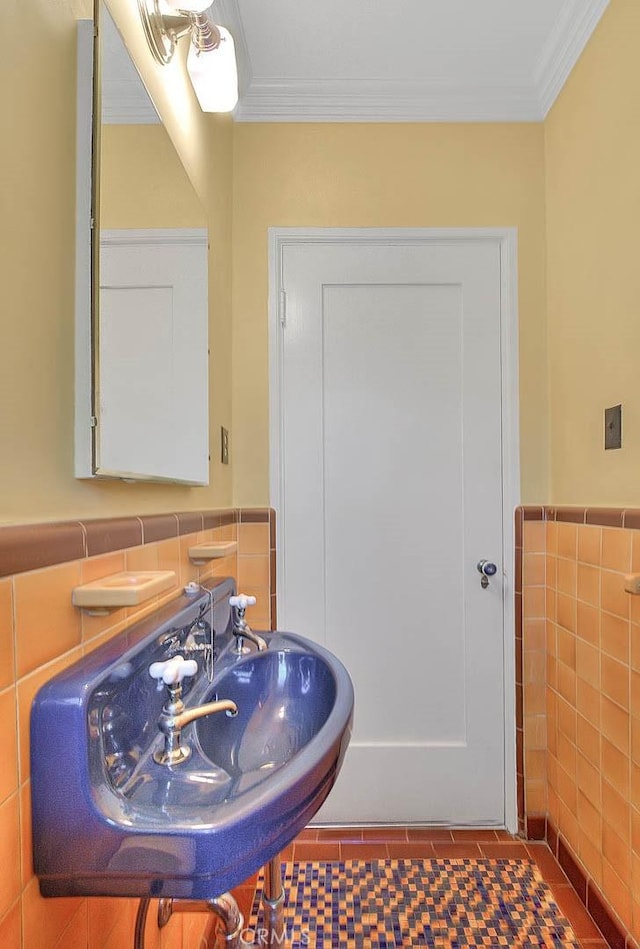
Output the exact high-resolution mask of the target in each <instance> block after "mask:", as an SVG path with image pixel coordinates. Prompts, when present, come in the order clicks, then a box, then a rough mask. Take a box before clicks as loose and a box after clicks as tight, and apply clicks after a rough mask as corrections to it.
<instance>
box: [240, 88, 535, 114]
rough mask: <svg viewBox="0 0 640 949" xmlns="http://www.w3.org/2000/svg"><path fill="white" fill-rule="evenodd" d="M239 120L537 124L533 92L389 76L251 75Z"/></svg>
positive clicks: (241, 104)
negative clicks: (389, 78) (273, 77)
mask: <svg viewBox="0 0 640 949" xmlns="http://www.w3.org/2000/svg"><path fill="white" fill-rule="evenodd" d="M234 118H235V120H236V121H237V122H538V121H540V118H541V116H540V105H539V102H538V98H537V96H536V94H535V90H533V89H530V88H526V87H524V88H523V87H512V88H510V89H504V88H501V87H499V86H497V85H494V86H491V85H487V86H485V87H478V86H477V85H475V86H473V87H472V86H469V85H453V84H451V83H446V82H437V81H436V82H434V81H431V82H417V83H407V82H388V81H387V80H377V79H366V80H348V81H344V80H338V81H336V80H320V81H317V80H300V79H298V80H295V79H293V80H277V79H276V80H265V79H254V81H253V82H252V83H251V84H250V86H249V87H248V89H247V90H246V91H245V93H244V95H243V96H242V97H241V99H240V103H239V105H238V107H237V109H236V112H235V115H234Z"/></svg>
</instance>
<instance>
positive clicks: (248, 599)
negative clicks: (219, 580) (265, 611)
mask: <svg viewBox="0 0 640 949" xmlns="http://www.w3.org/2000/svg"><path fill="white" fill-rule="evenodd" d="M255 605H256V598H255V596H247V594H246V593H239V594H238V595H237V596H230V597H229V606H235V607H236V608H237V609H239V610H246V608H247V607H248V606H255Z"/></svg>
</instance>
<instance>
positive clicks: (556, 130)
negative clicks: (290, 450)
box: [545, 0, 640, 507]
mask: <svg viewBox="0 0 640 949" xmlns="http://www.w3.org/2000/svg"><path fill="white" fill-rule="evenodd" d="M638 89H640V4H638V0H612V2H611V4H610V6H609V8H608V10H607V12H606V13H605V15H604V17H603V19H602V21H601V22H600V25H599V26H598V29H597V30H596V32H595V33H594V35H593V37H592V39H591V41H590V43H589V45H588V46H587V48H586V50H585V51H584V53H583V54H582V57H581V59H580V60H579V62H578V64H577V66H576V67H575V69H574V71H573V73H572V75H571V76H570V78H569V81H568V82H567V84H566V86H565V88H564V90H563V91H562V93H561V95H560V97H559V99H558V100H557V102H556V104H555V106H554V108H553V109H552V111H551V113H550V114H549V116H548V118H547V121H546V123H545V146H546V173H547V196H546V202H547V222H548V234H547V243H548V318H549V372H550V447H551V495H550V496H551V501H552V503H556V504H571V503H572V504H585V505H590V504H599V505H616V506H624V505H630V506H636V507H638V506H640V374H639V372H638V357H639V354H640V266H639V262H638V248H639V246H640V240H639V237H638V222H639V221H640V111H639V108H638ZM619 402H622V403H623V446H624V447H623V448H622V449H621V450H619V451H607V452H605V451H604V450H603V410H604V408H605V407H606V406H610V405H616V404H617V403H619Z"/></svg>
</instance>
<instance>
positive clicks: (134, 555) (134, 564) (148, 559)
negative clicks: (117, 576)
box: [124, 543, 159, 570]
mask: <svg viewBox="0 0 640 949" xmlns="http://www.w3.org/2000/svg"><path fill="white" fill-rule="evenodd" d="M124 562H125V568H126V569H127V570H158V569H159V568H158V544H157V543H156V544H146V545H143V546H142V547H129V549H128V550H125V552H124Z"/></svg>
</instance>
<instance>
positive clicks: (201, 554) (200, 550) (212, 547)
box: [189, 540, 238, 564]
mask: <svg viewBox="0 0 640 949" xmlns="http://www.w3.org/2000/svg"><path fill="white" fill-rule="evenodd" d="M237 549H238V544H237V541H235V540H220V541H215V542H211V543H210V544H196V545H195V546H194V547H189V559H190V560H192V561H193V563H195V564H201V563H206V562H207V560H217V559H218V558H219V557H229V556H230V555H231V554H234V553H235V552H236V550H237Z"/></svg>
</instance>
